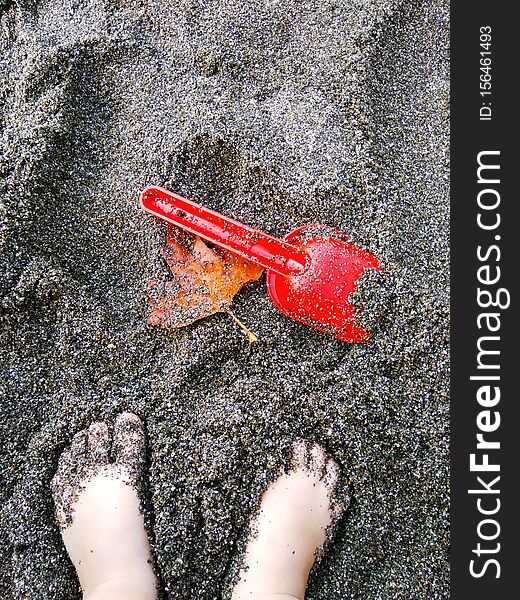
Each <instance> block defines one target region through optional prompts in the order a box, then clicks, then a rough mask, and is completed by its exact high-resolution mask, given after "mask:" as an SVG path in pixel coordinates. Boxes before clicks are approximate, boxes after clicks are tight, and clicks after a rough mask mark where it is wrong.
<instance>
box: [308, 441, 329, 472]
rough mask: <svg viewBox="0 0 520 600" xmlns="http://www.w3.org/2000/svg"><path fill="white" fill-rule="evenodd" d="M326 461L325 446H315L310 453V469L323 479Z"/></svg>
mask: <svg viewBox="0 0 520 600" xmlns="http://www.w3.org/2000/svg"><path fill="white" fill-rule="evenodd" d="M326 461H327V455H326V454H325V449H324V448H323V446H320V445H319V444H313V445H312V448H311V450H310V452H309V469H310V470H311V471H312V472H313V473H314V474H315V475H317V476H318V477H320V478H321V477H322V475H323V474H324V471H325V463H326Z"/></svg>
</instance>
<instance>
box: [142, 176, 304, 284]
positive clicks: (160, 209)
mask: <svg viewBox="0 0 520 600" xmlns="http://www.w3.org/2000/svg"><path fill="white" fill-rule="evenodd" d="M141 206H142V208H143V209H144V210H145V211H146V212H148V213H150V214H152V215H154V216H156V217H159V218H160V219H163V220H164V221H168V222H169V223H172V224H173V225H176V226H177V227H180V228H181V229H184V230H185V231H188V232H189V233H192V234H194V235H198V236H199V237H201V238H203V239H205V240H207V241H208V242H211V243H213V244H215V245H217V246H219V247H220V248H224V249H226V250H229V251H231V252H234V253H235V254H239V255H240V256H243V257H244V258H245V259H247V260H250V261H252V262H254V263H256V264H258V265H260V266H262V267H264V268H266V269H269V270H272V271H275V272H276V273H280V274H281V275H285V276H286V277H287V276H290V275H298V274H300V273H303V272H304V271H305V269H306V268H307V266H308V263H309V256H308V255H307V253H306V252H305V251H304V250H300V249H298V248H296V247H295V246H293V245H292V244H290V243H288V242H284V241H283V240H279V239H277V238H275V237H271V236H270V235H268V234H267V233H264V232H262V231H258V230H256V229H252V228H251V227H248V226H247V225H244V224H242V223H239V222H238V221H235V220H234V219H230V218H229V217H226V216H224V215H221V214H220V213H218V212H215V211H214V210H211V209H209V208H206V207H204V206H201V205H200V204H197V203H196V202H192V201H191V200H187V199H186V198H183V197H182V196H179V195H178V194H175V193H173V192H170V191H168V190H165V189H164V188H160V187H157V186H150V187H148V188H146V189H145V190H144V191H143V193H142V194H141Z"/></svg>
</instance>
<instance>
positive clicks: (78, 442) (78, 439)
mask: <svg viewBox="0 0 520 600" xmlns="http://www.w3.org/2000/svg"><path fill="white" fill-rule="evenodd" d="M87 437H88V436H87V430H86V429H83V430H82V431H79V432H78V433H76V435H75V436H74V437H73V438H72V442H71V444H70V452H71V455H72V458H81V457H84V456H85V454H86V453H87Z"/></svg>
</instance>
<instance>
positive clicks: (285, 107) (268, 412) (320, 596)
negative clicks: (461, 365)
mask: <svg viewBox="0 0 520 600" xmlns="http://www.w3.org/2000/svg"><path fill="white" fill-rule="evenodd" d="M448 29H449V23H448V6H447V2H446V1H445V0H427V1H425V2H412V1H396V0H334V1H329V0H319V1H309V2H299V1H298V0H288V1H287V0H286V1H284V2H281V1H277V0H272V1H267V0H265V1H259V0H253V1H244V2H233V1H231V0H220V1H216V2H208V1H206V2H202V1H196V0H192V1H190V2H186V1H179V2H168V1H166V0H163V1H158V2H146V1H138V0H134V1H133V0H119V1H117V2H116V1H104V0H90V1H85V2H72V1H65V0H63V1H59V0H46V1H44V0H41V1H39V0H15V1H13V0H0V143H1V151H2V153H1V161H2V162H1V164H0V168H1V171H0V186H1V194H0V252H1V258H0V314H1V317H0V319H1V326H0V348H1V350H0V368H1V369H2V378H1V382H0V386H1V388H0V389H1V395H2V398H1V400H0V447H1V466H0V469H1V472H0V476H1V491H0V503H1V512H0V572H1V576H0V597H1V598H17V599H18V598H20V599H21V598H24V599H25V598H27V599H31V600H32V599H35V600H36V599H37V600H42V599H43V600H46V599H50V600H62V599H63V600H65V599H76V598H79V590H78V584H77V582H76V580H75V577H74V572H73V568H72V566H71V565H70V563H69V561H68V559H67V556H66V553H65V551H64V548H63V547H62V545H61V541H60V536H59V533H58V528H57V525H56V524H55V522H54V519H53V508H52V501H51V493H50V487H49V484H50V481H51V479H52V476H53V474H54V471H55V469H56V466H57V461H58V457H59V455H60V453H61V451H62V450H63V448H64V447H65V446H66V445H67V444H68V443H69V442H70V440H71V438H72V436H73V435H74V433H76V432H77V431H78V430H80V429H82V428H84V427H86V426H87V425H88V424H89V423H90V422H91V421H93V420H97V419H107V420H108V421H110V422H111V423H112V422H113V419H114V417H115V415H116V414H118V413H119V412H120V411H122V410H131V411H134V412H136V413H137V414H138V415H140V416H141V417H142V418H143V419H144V421H145V423H146V427H147V434H148V455H147V461H148V473H149V477H148V480H147V491H146V500H147V502H146V506H147V514H148V520H149V526H150V528H151V532H152V535H153V550H154V553H155V556H156V558H157V562H158V566H159V569H160V573H161V576H162V584H163V587H164V589H165V590H166V597H168V598H172V599H192V598H193V599H198V598H200V599H214V598H219V597H220V596H221V595H223V596H224V597H229V596H228V594H229V586H230V582H231V581H232V577H233V573H234V572H235V570H236V564H237V563H236V557H237V556H238V555H239V551H240V547H241V545H242V541H243V536H244V532H245V531H246V530H247V523H248V519H249V515H250V514H251V512H252V511H253V510H254V509H255V508H256V506H257V502H258V498H259V495H260V492H261V490H262V489H263V488H264V487H265V485H266V482H267V481H268V480H270V479H272V478H273V477H274V476H275V474H276V472H277V470H278V469H279V468H280V466H281V464H282V463H283V461H284V460H286V457H287V450H288V448H289V447H290V442H291V440H292V439H294V438H295V437H298V436H301V437H304V438H306V439H309V440H317V441H319V442H321V443H322V444H324V445H325V447H326V449H327V451H328V452H329V453H330V454H331V455H332V456H333V457H334V458H335V459H336V460H337V461H338V462H339V463H340V465H341V468H342V486H343V493H347V492H346V490H347V488H348V485H349V484H350V493H351V495H352V499H351V503H350V507H349V509H348V511H347V513H346V515H345V516H344V518H343V519H342V520H341V522H340V524H339V530H338V532H337V536H336V539H335V542H334V544H333V545H332V546H331V547H330V549H329V552H328V553H327V554H326V556H325V558H324V560H323V561H322V563H321V564H320V565H319V567H318V568H317V569H316V570H315V571H314V573H313V575H312V578H311V583H310V587H309V591H308V599H312V600H325V599H327V600H344V599H347V598H367V599H376V598H377V599H379V598H381V599H393V598H403V599H407V600H409V599H412V598H413V599H416V598H417V599H428V600H431V599H436V598H448V595H449V593H448V562H447V558H448V539H449V538H448V493H449V480H448V381H449V363H448V324H449V323H448V319H449V312H448V309H449V279H448V278H449V261H448V257H449V255H448V236H449V232H448V217H449V214H448V212H449V209H448V183H449V181H448V166H449V155H448V135H449V123H448V109H449V84H448ZM150 183H156V184H162V185H164V186H166V187H170V188H173V189H175V190H176V191H178V192H180V193H183V194H185V195H187V196H189V197H191V198H193V199H196V200H199V201H203V202H206V203H207V204H208V205H209V206H211V207H213V208H215V209H217V210H221V211H224V212H226V213H228V214H230V215H232V216H234V217H235V218H238V219H241V220H243V221H244V222H246V223H249V224H251V225H253V226H258V227H261V228H263V229H265V230H266V231H268V232H270V233H272V234H276V235H281V234H283V233H285V232H287V231H289V230H290V229H292V228H295V227H296V226H299V225H301V224H303V223H313V222H318V223H324V224H327V225H330V226H333V227H336V228H338V229H341V230H343V231H345V232H346V233H348V234H351V235H352V236H353V237H354V238H355V239H356V240H357V241H358V242H359V244H361V245H363V246H365V247H368V248H370V249H371V250H373V251H374V252H375V253H376V254H377V255H378V256H379V257H380V259H381V261H382V263H383V265H384V268H385V270H386V271H387V273H388V274H389V275H388V277H389V280H390V281H391V283H392V286H391V291H390V293H389V294H388V295H387V297H386V298H385V302H384V306H385V314H384V317H383V319H382V320H381V321H380V322H379V324H378V325H377V328H376V329H377V332H376V335H375V336H374V337H373V339H372V340H370V341H369V342H368V343H365V344H363V345H346V344H344V343H342V342H340V341H338V340H336V339H334V338H332V337H330V336H327V335H324V334H321V333H319V332H317V331H315V330H312V329H311V328H309V327H307V326H305V325H302V324H299V323H296V322H293V321H291V320H289V319H288V318H286V317H285V316H284V315H282V314H281V313H280V312H278V311H277V310H276V309H275V307H274V306H273V305H272V304H271V302H270V300H269V298H268V295H267V292H266V288H265V281H264V278H262V279H261V280H260V281H259V282H257V283H255V284H250V285H249V286H248V287H247V288H246V289H244V290H243V291H241V292H240V293H239V295H238V297H237V299H236V301H235V304H234V309H235V312H236V314H237V316H238V317H239V318H240V319H241V320H242V321H244V322H245V323H246V324H247V325H248V326H249V327H250V328H251V329H252V330H253V331H254V332H255V333H257V334H258V335H259V336H260V338H261V343H259V344H257V345H256V346H252V347H250V346H249V344H248V342H247V339H246V338H245V337H244V335H243V334H242V333H241V331H240V330H239V329H238V328H237V326H236V324H235V323H234V322H233V321H232V319H231V318H230V317H229V316H228V315H224V314H219V315H214V316H212V317H210V318H208V319H205V320H202V321H199V322H197V323H196V324H194V325H193V326H191V327H188V328H185V329H182V330H178V331H173V332H167V331H162V330H160V329H158V328H154V327H151V326H149V325H147V324H146V317H147V314H148V311H149V309H148V303H147V298H146V287H147V282H148V280H149V279H150V278H159V279H160V278H167V277H168V273H167V269H166V267H165V264H164V262H163V260H162V259H161V257H160V253H159V248H160V245H161V244H162V243H163V242H164V236H165V227H164V226H163V225H162V224H161V223H159V222H158V221H157V220H155V219H154V218H152V217H149V216H145V215H144V214H143V213H142V212H141V211H140V209H139V206H138V201H137V198H138V192H139V191H140V190H141V189H142V188H143V187H144V186H146V185H147V184H150ZM367 279H370V278H367ZM361 296H362V297H361V302H363V301H364V298H368V299H370V297H371V295H370V293H368V292H366V291H365V292H364V293H363V294H362V295H361Z"/></svg>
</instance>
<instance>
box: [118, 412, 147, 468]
mask: <svg viewBox="0 0 520 600" xmlns="http://www.w3.org/2000/svg"><path fill="white" fill-rule="evenodd" d="M144 450H145V435H144V426H143V422H142V421H141V419H140V418H139V417H138V416H137V415H134V414H133V413H129V412H125V413H122V414H120V415H119V416H118V417H117V419H116V422H115V425H114V443H113V447H112V452H113V455H114V459H115V461H116V462H117V463H119V464H123V465H125V466H127V467H131V468H132V469H134V468H136V467H139V466H140V465H142V463H143V462H144Z"/></svg>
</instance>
